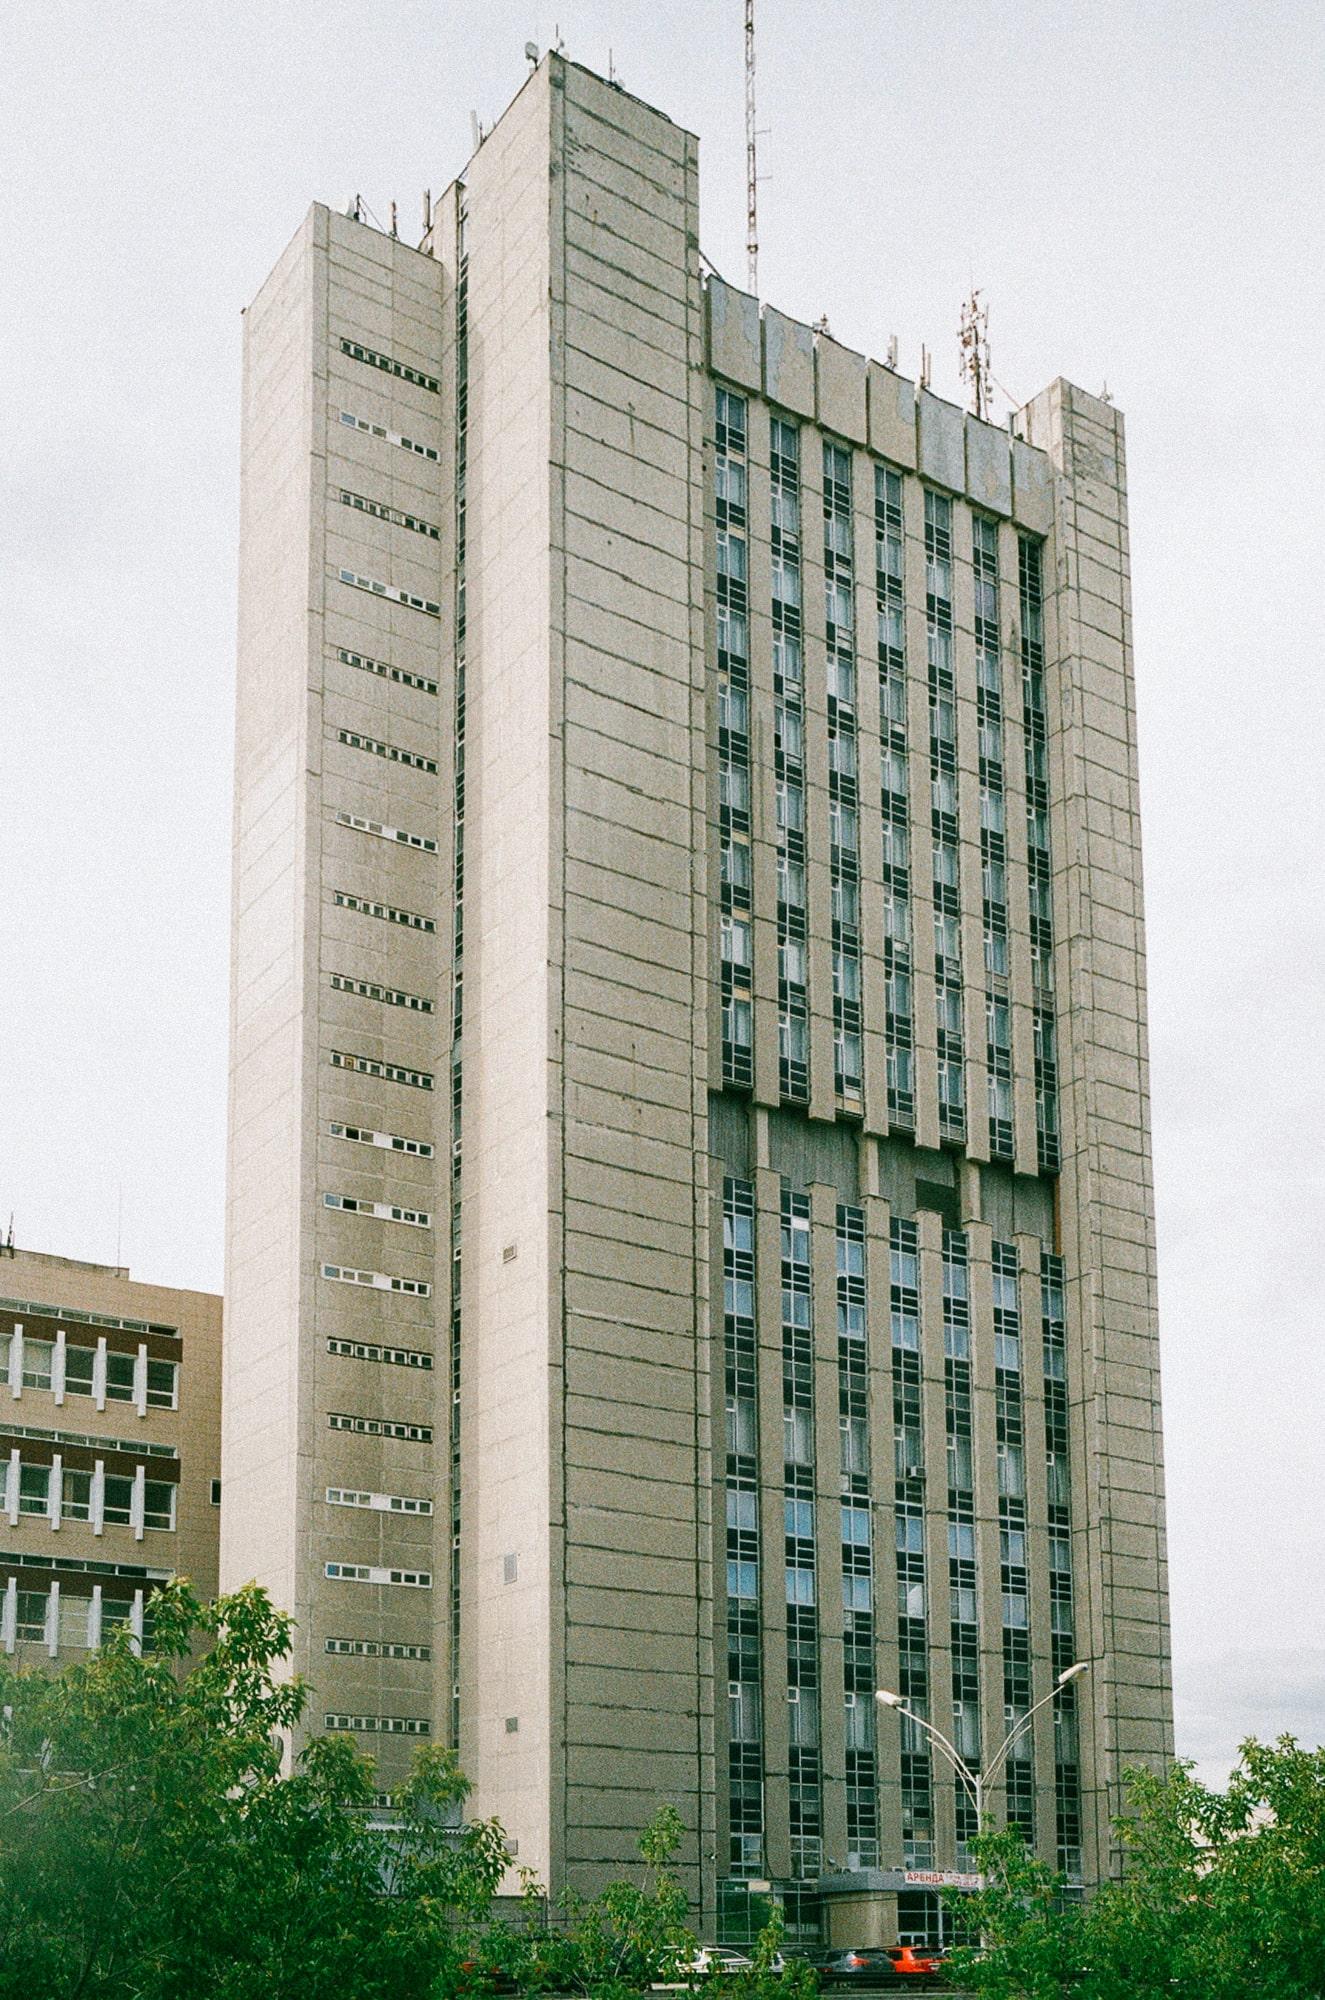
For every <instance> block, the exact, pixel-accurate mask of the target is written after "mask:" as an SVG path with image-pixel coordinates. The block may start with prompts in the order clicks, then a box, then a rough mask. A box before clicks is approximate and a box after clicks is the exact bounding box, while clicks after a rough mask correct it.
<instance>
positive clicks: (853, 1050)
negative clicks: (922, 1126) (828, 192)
mask: <svg viewBox="0 0 1325 2000" xmlns="http://www.w3.org/2000/svg"><path fill="white" fill-rule="evenodd" d="M823 452H824V630H825V644H826V648H827V658H828V816H829V825H830V829H831V836H830V839H831V847H830V865H831V871H832V901H833V1051H834V1053H833V1077H834V1088H835V1090H836V1093H837V1095H838V1097H839V1098H842V1099H844V1100H845V1101H846V1102H847V1103H848V1104H853V1103H854V1104H856V1105H859V1103H860V1078H861V1060H860V1056H861V1018H860V831H859V829H860V810H859V804H860V802H859V793H858V789H857V788H858V783H859V778H858V772H857V757H856V582H855V562H854V555H853V540H852V532H851V454H850V452H849V451H847V450H846V449H845V448H844V447H843V446H841V445H837V444H829V443H827V442H825V444H824V448H823Z"/></svg>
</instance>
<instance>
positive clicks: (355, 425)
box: [340, 410, 440, 465]
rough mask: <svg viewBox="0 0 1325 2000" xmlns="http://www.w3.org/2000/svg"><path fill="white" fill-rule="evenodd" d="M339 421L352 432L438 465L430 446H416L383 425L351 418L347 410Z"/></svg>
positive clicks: (364, 418)
mask: <svg viewBox="0 0 1325 2000" xmlns="http://www.w3.org/2000/svg"><path fill="white" fill-rule="evenodd" d="M340 420H341V422H342V423H343V424H348V425H349V427H350V429H351V430H352V431H366V432H367V433H368V435H369V437H375V438H382V439H384V441H385V442H386V443H387V444H396V445H399V446H400V447H401V449H402V450H403V451H412V452H413V453H414V454H415V455H416V457H418V458H430V459H431V460H432V462H433V464H434V465H437V464H439V463H440V454H439V453H438V452H436V451H434V450H433V448H432V446H431V445H430V444H418V443H417V442H416V441H415V440H414V439H413V438H407V437H402V436H401V434H400V432H399V431H390V430H388V429H387V428H386V425H385V424H371V423H369V421H368V419H367V417H356V416H352V415H351V413H350V412H349V411H348V410H342V411H341V413H340Z"/></svg>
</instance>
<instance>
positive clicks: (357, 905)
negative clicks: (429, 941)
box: [333, 889, 437, 935]
mask: <svg viewBox="0 0 1325 2000" xmlns="http://www.w3.org/2000/svg"><path fill="white" fill-rule="evenodd" d="M333 901H334V902H335V905H336V907H337V909H338V910H358V912H359V914H360V915H361V916H364V917H377V918H379V919H380V921H381V922H382V923H384V924H399V925H400V926H401V927H402V929H404V930H407V931H427V932H428V933H429V935H431V934H432V933H433V932H434V931H435V930H436V929H437V924H436V921H435V920H434V919H433V918H432V917H421V916H420V915H419V913H418V911H417V910H398V909H397V908H396V906H395V904H394V903H372V902H370V901H369V900H368V898H367V897H366V896H355V895H352V894H351V893H350V891H349V890H348V889H337V890H336V892H335V895H334V897H333Z"/></svg>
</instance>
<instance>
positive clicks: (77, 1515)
mask: <svg viewBox="0 0 1325 2000" xmlns="http://www.w3.org/2000/svg"><path fill="white" fill-rule="evenodd" d="M60 1512H61V1513H62V1514H63V1516H64V1518H65V1520H66V1521H90V1520H91V1519H92V1474H91V1473H90V1472H72V1471H69V1470H68V1469H66V1470H65V1472H64V1474H63V1475H62V1478H61V1494H60Z"/></svg>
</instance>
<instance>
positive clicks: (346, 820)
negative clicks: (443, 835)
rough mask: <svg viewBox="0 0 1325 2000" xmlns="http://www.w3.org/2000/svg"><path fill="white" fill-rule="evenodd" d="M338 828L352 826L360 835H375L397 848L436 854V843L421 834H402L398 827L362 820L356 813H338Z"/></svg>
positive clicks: (376, 821) (373, 820) (378, 821)
mask: <svg viewBox="0 0 1325 2000" xmlns="http://www.w3.org/2000/svg"><path fill="white" fill-rule="evenodd" d="M336 823H337V825H338V826H352V827H355V828H356V829H357V830H358V831H359V832H360V833H375V834H376V835H377V837H378V839H379V840H392V841H394V842H395V843H396V845H397V846H398V847H417V848H420V849H421V850H422V852H423V853H424V854H436V852H437V842H436V841H435V840H429V839H428V838H427V836H426V835H424V834H422V833H404V832H402V830H401V829H400V827H398V826H383V825H382V823H381V821H380V820H375V819H363V818H361V817H360V815H359V814H358V813H347V812H338V813H337V814H336Z"/></svg>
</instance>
